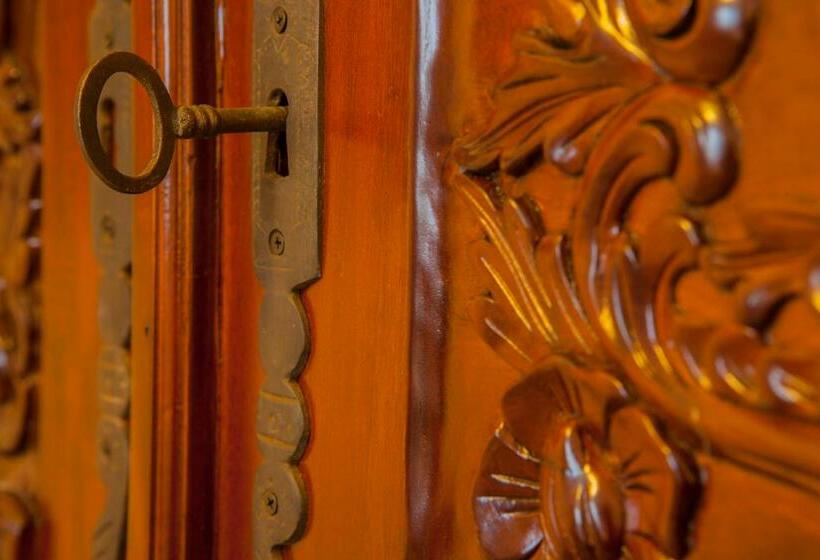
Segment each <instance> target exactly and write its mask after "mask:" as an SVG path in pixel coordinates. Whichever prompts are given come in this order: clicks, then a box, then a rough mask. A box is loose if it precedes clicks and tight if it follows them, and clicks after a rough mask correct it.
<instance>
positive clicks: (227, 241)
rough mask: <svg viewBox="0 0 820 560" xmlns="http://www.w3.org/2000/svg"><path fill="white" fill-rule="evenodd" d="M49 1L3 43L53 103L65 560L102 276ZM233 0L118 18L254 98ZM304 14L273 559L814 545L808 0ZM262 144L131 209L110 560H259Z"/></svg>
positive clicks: (806, 550) (84, 530) (643, 553)
mask: <svg viewBox="0 0 820 560" xmlns="http://www.w3.org/2000/svg"><path fill="white" fill-rule="evenodd" d="M42 2H43V3H42V6H43V8H42V12H41V13H40V16H39V18H40V19H39V21H40V24H41V27H40V34H39V35H35V36H36V37H38V38H37V39H36V40H35V39H31V40H29V39H26V37H31V36H33V35H31V34H30V31H26V30H24V29H22V28H21V30H20V33H19V35H18V36H17V37H18V39H16V40H19V41H22V42H23V43H26V44H29V43H31V44H34V45H40V46H38V47H35V48H34V52H35V53H36V56H34V57H33V58H34V59H36V60H37V61H38V62H37V67H38V71H39V72H38V74H39V75H40V77H41V84H42V87H41V90H42V93H41V106H42V111H43V122H44V128H43V154H44V155H43V157H44V182H43V203H44V208H45V212H44V215H43V222H42V232H41V237H42V245H43V254H42V293H43V306H44V307H43V317H42V322H43V337H42V349H41V354H42V359H43V362H42V372H41V373H40V389H41V406H40V409H41V410H40V416H41V425H40V428H39V434H38V442H37V443H38V445H37V448H36V453H37V454H38V455H37V461H36V463H37V464H36V470H37V474H36V480H38V481H39V482H38V488H39V492H41V495H42V496H44V497H46V498H44V499H43V502H42V520H43V521H42V528H41V529H42V530H41V533H40V534H41V536H42V538H43V542H44V543H45V544H46V546H47V549H46V551H45V555H46V556H47V557H48V558H57V559H70V558H86V557H89V556H90V544H91V535H92V533H93V531H94V527H95V525H96V522H97V519H98V516H99V513H100V510H101V508H102V504H103V500H104V497H105V493H104V490H103V488H102V485H101V484H100V482H99V476H98V473H97V468H96V430H97V418H98V416H97V415H98V411H97V379H96V362H97V356H98V352H97V350H98V337H97V318H96V308H97V287H98V286H97V284H98V269H99V266H98V263H97V262H96V260H95V258H94V255H93V252H92V239H91V235H92V231H91V223H90V215H89V208H90V201H89V198H88V187H87V185H88V180H87V170H86V167H85V165H84V163H83V162H82V159H81V156H80V151H79V149H78V147H77V144H76V140H75V137H74V132H73V122H72V118H71V115H72V109H73V102H74V94H75V87H76V84H77V82H78V80H79V76H80V74H81V72H82V71H83V69H84V68H85V67H86V66H87V64H88V63H87V55H86V52H87V49H86V35H87V32H86V23H87V18H88V11H89V9H90V8H91V5H92V4H93V2H92V0H77V1H74V2H71V3H70V5H68V4H69V3H66V2H63V1H60V0H42ZM694 4H697V6H698V9H697V10H696V11H691V12H690V11H687V10H689V9H690V8H691V6H692V5H694ZM252 6H253V2H252V0H208V1H198V0H152V1H150V2H148V1H146V2H133V9H134V31H135V33H134V36H135V45H134V47H135V50H136V52H138V53H139V54H141V55H142V56H143V57H145V58H146V59H148V60H149V61H150V62H151V63H152V64H154V65H155V66H156V67H157V68H159V69H160V70H161V73H162V75H163V78H164V79H165V80H166V82H167V83H168V84H169V87H170V89H171V93H172V96H173V97H174V99H175V101H176V102H177V103H212V104H215V105H220V106H245V105H247V104H249V102H250V98H251V87H252V67H251V59H252V51H251V49H252V37H251V35H252V19H251V18H252V17H253V13H252V12H253V10H252ZM593 6H597V8H593ZM613 6H625V8H624V10H625V11H616V10H614V8H613ZM725 6H731V7H732V9H736V10H738V11H734V12H730V13H729V12H717V11H716V12H714V14H717V15H715V17H714V18H711V19H710V18H708V17H707V18H706V19H699V18H704V17H705V16H704V14H707V15H708V14H712V13H713V12H711V11H710V10H713V9H714V10H718V9H719V8H720V9H724V8H725ZM324 12H325V13H324V22H323V34H324V37H323V40H324V50H323V56H324V82H323V95H324V105H323V114H322V115H323V120H324V131H323V144H324V168H323V173H324V177H323V186H324V192H323V202H324V224H323V227H324V229H323V233H322V239H323V259H322V263H323V266H322V268H323V275H322V278H321V279H320V280H319V281H318V282H317V283H315V284H314V285H312V286H311V287H310V288H308V289H307V290H306V292H305V294H304V299H305V302H306V307H307V309H308V315H309V318H310V326H311V336H312V340H311V354H310V358H309V360H308V363H307V367H306V369H305V371H304V373H303V374H302V376H301V379H300V383H301V386H302V388H303V390H304V393H305V395H306V397H307V402H308V406H309V414H310V432H311V436H310V442H309V444H308V447H307V450H306V453H305V454H304V457H303V459H302V461H301V462H300V468H301V470H302V471H303V473H304V475H305V480H306V485H307V491H308V496H309V504H310V505H309V514H308V524H307V531H306V533H305V535H304V537H303V538H302V539H301V540H299V541H298V542H296V543H294V544H293V546H292V547H291V548H290V549H289V550H288V552H287V553H286V555H285V556H286V557H289V558H292V559H295V560H312V559H314V558H342V559H346V558H356V559H359V558H361V559H371V558H372V559H381V558H402V557H406V558H413V559H415V558H430V559H442V560H443V559H449V558H458V559H462V558H464V559H472V558H475V559H478V558H486V557H490V558H530V557H534V558H548V557H553V556H555V557H576V556H578V557H590V558H596V559H598V558H602V559H610V558H611V559H617V558H636V557H647V555H648V556H649V557H652V555H655V556H657V555H660V554H663V555H664V556H665V557H670V558H683V557H685V556H686V557H691V558H774V557H788V558H812V557H814V556H816V550H817V547H818V546H820V544H818V543H820V526H818V524H817V521H816V519H817V516H818V514H820V501H818V499H817V495H818V494H820V484H818V480H820V467H818V465H820V454H818V447H817V443H816V442H817V441H818V440H817V436H818V435H820V434H818V431H817V425H818V422H820V399H818V397H817V390H816V389H817V383H819V382H820V374H818V373H817V371H818V370H817V364H818V363H820V349H819V347H818V344H817V331H818V329H820V319H818V315H817V309H818V308H820V306H818V299H820V298H818V295H817V289H818V288H817V285H818V284H817V282H818V280H817V278H818V272H817V269H816V266H817V259H818V256H817V255H818V253H817V249H816V244H815V238H816V236H817V233H818V230H819V229H820V227H818V223H820V221H818V216H820V210H818V206H817V204H816V199H817V194H818V188H817V185H816V184H815V181H814V177H816V176H817V174H818V172H820V169H818V168H817V165H818V163H817V162H818V161H820V160H818V158H817V157H816V156H815V154H814V150H813V145H814V143H813V139H814V137H815V136H816V133H817V130H818V128H820V111H818V110H817V109H816V103H815V102H814V101H815V98H816V97H817V93H818V91H820V73H819V72H818V71H816V70H815V66H816V65H814V64H813V60H812V53H815V52H817V50H818V48H820V42H818V41H820V39H818V38H819V37H820V32H819V31H820V8H818V7H817V6H816V3H815V2H814V0H799V1H798V0H795V2H794V3H793V5H792V4H790V3H785V2H777V1H775V0H771V1H766V0H757V1H756V0H725V1H718V0H700V1H695V0H691V1H687V0H678V1H674V2H653V1H651V0H624V1H623V2H598V3H596V2H577V1H574V0H545V1H544V0H541V1H536V0H532V1H529V0H528V1H525V2H520V3H519V4H518V5H517V6H516V9H514V10H512V9H510V8H509V6H508V4H507V3H506V2H502V1H501V0H494V1H486V0H484V1H478V0H469V1H463V2H443V1H441V0H419V1H418V2H406V1H401V0H358V1H356V2H352V1H347V0H344V1H342V0H339V1H334V2H330V1H327V2H325V3H324ZM725 13H729V16H727V15H725ZM721 14H724V15H721ZM732 15H734V16H736V17H735V19H732V18H731V17H730V16H732ZM721 18H723V19H721ZM726 18H729V19H726ZM625 26H626V27H625ZM532 30H535V31H532ZM727 30H728V31H729V32H728V33H727ZM527 31H530V32H529V35H525V37H524V38H519V39H514V37H516V36H517V35H519V34H520V33H521V32H527ZM590 37H592V38H591V39H590ZM681 37H683V38H684V39H685V40H680V41H678V40H677V39H679V38H681ZM27 52H28V51H27ZM26 56H28V57H29V58H31V55H30V54H29V55H26ZM148 115H149V108H148V107H147V106H145V105H144V104H143V105H142V106H140V107H139V109H138V118H137V123H136V125H135V134H136V137H137V139H138V140H137V149H138V153H139V154H140V155H141V156H142V157H141V158H138V159H141V160H144V159H145V157H147V155H148V153H149V150H150V148H151V139H150V132H151V131H150V122H149V121H150V119H149V118H148ZM251 155H252V154H251V143H250V138H248V137H247V136H233V137H224V138H220V139H217V140H209V141H199V142H186V143H181V144H180V145H179V146H178V153H177V159H176V163H175V166H174V168H173V170H172V173H171V174H170V176H169V178H168V179H167V180H166V181H165V182H164V183H163V184H162V185H160V186H159V187H158V188H157V190H156V191H154V192H153V193H150V194H146V195H142V196H141V197H139V198H138V199H137V201H136V206H135V226H134V231H133V234H134V239H135V243H134V270H133V285H134V293H133V302H132V305H133V309H132V318H133V325H134V328H133V332H132V355H133V384H132V391H133V404H132V413H131V449H130V457H131V465H132V467H131V471H132V472H131V478H130V483H129V488H130V494H131V498H130V500H129V526H128V554H129V557H130V558H156V559H168V560H170V559H177V558H179V559H182V558H185V559H196V560H199V559H202V558H211V557H216V558H219V559H220V560H233V559H235V558H250V557H251V556H252V538H251V532H252V524H253V518H252V513H251V512H252V510H253V505H254V504H253V503H252V500H253V495H254V492H253V484H254V474H255V470H256V468H257V466H258V465H259V462H260V456H259V451H258V449H257V441H256V438H257V430H256V408H257V400H258V395H259V388H260V384H261V382H262V377H263V376H262V371H261V366H260V360H259V350H260V349H259V344H260V341H259V336H258V319H259V309H260V304H261V299H262V294H261V290H260V287H259V285H258V282H257V279H256V277H255V275H254V271H253V261H252V214H251V192H252V191H251V185H250V180H251V177H250V168H251ZM613 193H620V194H621V195H622V196H621V197H617V198H612V194H613ZM608 197H609V198H608ZM602 200H606V201H607V203H606V204H602V203H601V202H600V201H602ZM659 217H666V218H673V219H667V220H666V221H660V222H659V221H658V220H657V218H659ZM658 224H665V225H664V226H663V229H655V228H660V226H658ZM681 228H682V229H681ZM681 231H683V233H685V234H686V235H681V234H680V233H681ZM551 244H552V245H551ZM499 247H500V248H501V249H502V250H500V251H499ZM554 255H558V258H557V259H550V258H549V257H550V256H554ZM601 255H604V256H603V257H601ZM477 256H480V257H481V258H479V259H477V258H476V257H477ZM599 257H600V258H599ZM681 263H683V264H681ZM676 266H679V267H680V268H679V269H678V270H676V271H675V273H674V274H671V273H670V274H667V275H663V274H658V275H654V274H655V273H657V272H658V271H669V270H671V269H672V268H673V267H676ZM522 271H523V272H522ZM613 271H616V272H613ZM488 272H489V273H490V274H489V275H488V274H487V273H488ZM653 275H654V276H653ZM607 282H611V283H610V284H608V283H607ZM533 286H534V288H533ZM718 335H719V336H718ZM11 464H12V463H11V462H9V461H5V460H0V475H1V474H3V473H4V472H8V469H9V468H10V467H8V465H11ZM3 505H4V504H3V503H0V506H3ZM574 508H575V509H574ZM596 508H597V509H596ZM593 510H594V511H593ZM576 511H581V512H582V513H585V514H586V516H584V515H581V516H580V517H579V516H578V515H575V512H576ZM590 512H593V513H596V515H593V513H590ZM579 551H581V552H579ZM582 552H583V553H582Z"/></svg>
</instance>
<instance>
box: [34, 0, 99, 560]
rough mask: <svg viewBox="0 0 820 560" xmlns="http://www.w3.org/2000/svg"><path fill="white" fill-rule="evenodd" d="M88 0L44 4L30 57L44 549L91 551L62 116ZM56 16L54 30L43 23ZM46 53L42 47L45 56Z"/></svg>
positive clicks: (70, 134)
mask: <svg viewBox="0 0 820 560" xmlns="http://www.w3.org/2000/svg"><path fill="white" fill-rule="evenodd" d="M91 4H92V2H91V1H90V0H82V1H78V2H72V3H66V2H60V1H47V2H45V4H44V12H43V16H42V17H43V19H41V22H42V23H43V28H42V29H41V32H42V38H43V48H42V51H41V52H40V56H39V57H38V59H39V61H40V72H41V75H42V84H43V95H42V107H43V123H44V126H43V153H44V162H45V164H44V170H43V205H44V207H51V208H52V209H53V210H52V211H50V212H44V213H43V304H44V314H43V342H42V356H43V370H44V371H45V372H48V373H47V374H45V375H43V381H42V398H41V403H42V429H41V432H40V434H41V435H40V441H41V449H42V452H41V461H40V470H41V472H42V476H43V479H42V480H43V489H44V492H45V494H46V495H48V496H49V499H48V500H47V501H46V502H45V503H44V504H43V520H44V523H45V530H46V531H47V539H48V556H47V557H50V558H55V559H58V560H62V559H65V560H68V559H73V558H88V557H90V556H91V548H90V547H91V535H92V534H93V532H94V528H95V525H96V522H97V518H98V516H99V513H100V511H101V509H102V505H103V500H104V495H103V488H102V485H101V483H100V481H99V478H98V476H97V468H96V430H97V414H98V409H97V397H96V395H97V379H96V361H97V348H98V336H97V316H96V315H97V313H96V309H97V282H98V266H97V263H96V259H95V257H94V254H93V251H92V237H91V236H92V231H91V218H90V213H89V212H90V200H89V189H88V180H87V177H88V175H87V170H86V167H85V162H84V161H83V159H82V156H81V154H80V151H79V149H78V147H77V144H76V139H75V135H74V129H73V123H72V119H71V118H70V117H69V115H71V114H72V112H73V104H74V92H73V90H74V86H73V84H76V83H77V81H78V80H79V78H80V76H81V74H82V72H83V71H84V70H85V67H86V58H87V57H86V52H87V48H86V45H87V38H86V36H87V33H86V21H87V17H88V12H89V10H90V8H91ZM57 21H59V22H61V25H65V28H62V27H61V32H60V33H56V32H54V31H53V28H51V27H50V26H49V22H57ZM46 53H48V55H47V56H46Z"/></svg>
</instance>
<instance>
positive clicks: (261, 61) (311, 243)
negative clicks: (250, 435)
mask: <svg viewBox="0 0 820 560" xmlns="http://www.w3.org/2000/svg"><path fill="white" fill-rule="evenodd" d="M254 9H255V13H254V22H255V23H254V60H253V73H254V89H253V91H254V103H255V104H256V105H264V104H265V103H267V102H268V101H269V100H273V102H274V104H280V105H285V104H286V105H287V106H288V111H289V113H288V123H287V130H286V131H285V134H286V137H285V138H282V137H277V136H276V135H275V134H271V135H269V136H268V138H264V137H262V136H257V137H256V138H254V145H253V146H254V149H253V158H254V159H253V228H254V229H253V235H254V265H255V268H256V274H257V277H258V278H259V281H260V283H261V284H262V286H263V287H264V290H265V297H264V300H263V303H262V309H261V313H260V324H259V347H260V351H261V356H262V364H263V367H264V369H265V378H264V382H263V385H262V388H261V392H260V397H259V408H258V413H257V432H258V441H259V449H260V450H261V452H262V465H261V466H260V467H259V470H258V471H257V473H256V481H255V490H254V502H253V503H254V552H255V557H256V558H257V560H263V559H264V560H268V559H270V558H271V557H272V556H274V557H275V556H277V555H279V554H280V551H281V547H282V546H284V545H287V544H290V543H293V542H294V541H296V540H298V539H299V538H301V536H302V534H303V532H304V529H305V523H306V519H307V496H306V493H305V488H304V484H303V481H302V476H301V473H300V472H299V468H298V463H299V460H300V458H301V456H302V453H303V451H304V449H305V445H306V443H307V440H308V432H309V430H308V427H309V421H308V418H307V407H306V405H305V401H304V398H303V396H302V391H301V389H300V387H299V384H298V381H297V380H298V377H299V374H300V373H301V372H302V369H303V368H304V365H305V362H306V360H307V357H308V354H309V351H310V328H309V324H308V318H307V315H306V314H305V310H304V306H303V304H302V300H301V295H300V294H301V292H302V290H304V289H305V288H306V287H307V286H308V285H309V284H310V283H312V282H313V281H315V280H316V279H318V278H319V275H320V227H321V203H320V200H321V192H320V185H321V162H322V151H321V115H322V111H321V100H320V95H321V84H320V79H321V61H320V52H321V50H320V40H321V38H320V16H321V2H320V0H255V2H254Z"/></svg>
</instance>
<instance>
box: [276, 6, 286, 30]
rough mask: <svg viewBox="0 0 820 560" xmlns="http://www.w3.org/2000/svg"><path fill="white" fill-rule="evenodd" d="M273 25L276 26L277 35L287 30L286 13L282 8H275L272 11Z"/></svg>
mask: <svg viewBox="0 0 820 560" xmlns="http://www.w3.org/2000/svg"><path fill="white" fill-rule="evenodd" d="M273 23H274V25H275V26H276V32H277V33H284V32H285V29H287V28H288V13H287V12H286V11H285V8H283V7H282V6H277V7H276V9H275V10H273Z"/></svg>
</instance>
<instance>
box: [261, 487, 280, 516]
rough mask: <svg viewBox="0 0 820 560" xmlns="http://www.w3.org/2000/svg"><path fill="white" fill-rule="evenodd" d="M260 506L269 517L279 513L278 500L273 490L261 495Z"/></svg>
mask: <svg viewBox="0 0 820 560" xmlns="http://www.w3.org/2000/svg"><path fill="white" fill-rule="evenodd" d="M262 505H263V506H265V511H266V512H267V513H268V515H270V516H271V517H273V516H274V515H276V514H277V513H279V498H277V497H276V493H275V492H274V491H273V490H268V491H266V492H265V493H264V494H263V495H262Z"/></svg>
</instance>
